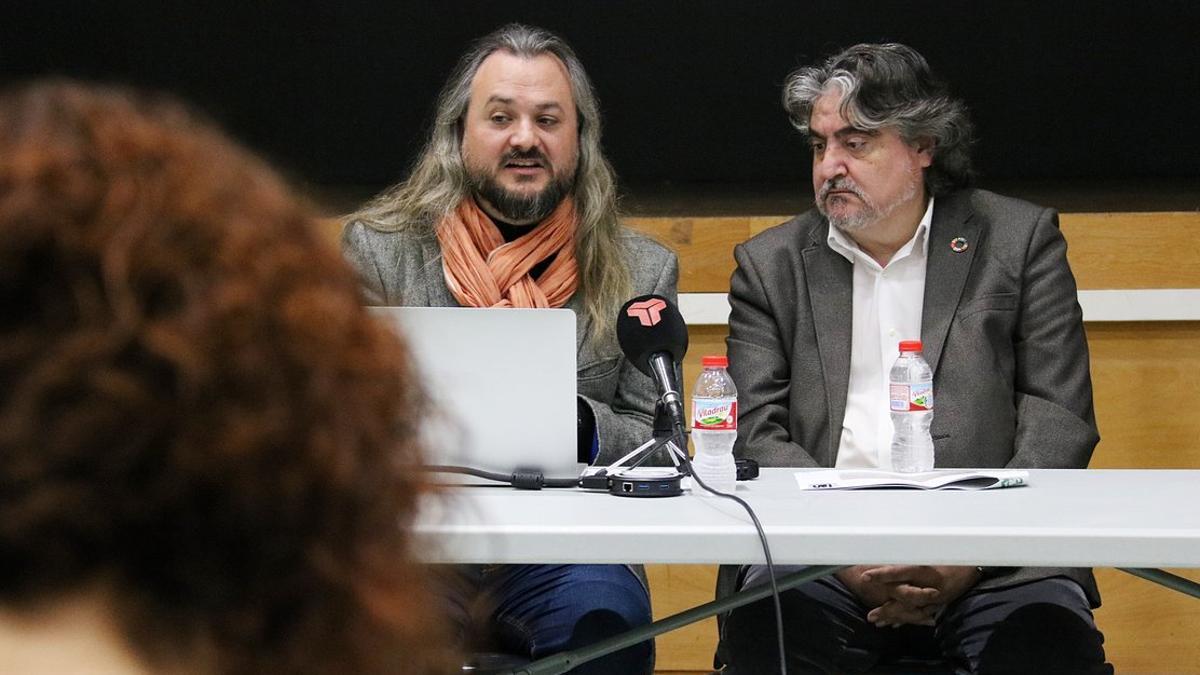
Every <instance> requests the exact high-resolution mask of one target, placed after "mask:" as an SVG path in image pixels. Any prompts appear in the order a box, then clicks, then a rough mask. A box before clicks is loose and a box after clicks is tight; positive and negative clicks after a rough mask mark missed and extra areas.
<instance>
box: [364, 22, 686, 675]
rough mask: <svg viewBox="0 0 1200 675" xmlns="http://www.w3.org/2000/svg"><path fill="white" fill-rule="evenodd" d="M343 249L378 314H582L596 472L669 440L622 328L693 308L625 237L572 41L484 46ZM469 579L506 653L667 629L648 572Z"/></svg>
mask: <svg viewBox="0 0 1200 675" xmlns="http://www.w3.org/2000/svg"><path fill="white" fill-rule="evenodd" d="M343 247H344V249H345V252H346V255H347V257H348V258H349V259H350V260H351V261H352V262H353V263H354V265H355V267H357V268H358V270H359V272H360V274H361V275H362V281H363V285H364V286H365V288H366V294H367V296H368V297H369V298H370V299H371V301H372V302H373V303H375V304H381V305H411V306H418V307H447V306H448V307H457V306H463V307H539V308H540V307H565V308H567V309H571V310H573V311H574V312H575V314H576V317H577V321H576V326H577V329H576V348H577V352H576V354H577V365H576V368H577V370H576V381H577V384H578V393H579V396H578V398H577V401H576V405H577V410H578V416H577V420H576V421H577V428H578V456H579V459H580V461H584V462H592V463H594V464H598V465H607V464H610V463H612V462H613V461H615V460H617V459H618V458H620V457H621V456H622V455H624V454H625V453H627V452H629V451H630V450H633V449H634V448H636V447H637V446H638V445H640V444H641V443H642V442H643V441H646V440H648V439H649V438H650V437H651V432H652V430H651V422H652V419H653V415H654V402H655V399H656V398H657V394H656V392H655V388H654V383H653V382H652V381H651V380H650V378H649V377H647V376H646V375H644V374H642V373H641V372H639V371H638V370H637V368H635V367H634V366H633V364H632V363H630V362H629V361H628V360H627V359H626V358H625V357H624V355H623V354H622V352H621V348H620V346H619V345H618V343H617V338H616V330H615V321H616V317H617V313H618V311H619V310H620V308H621V305H622V304H623V303H624V302H625V301H626V300H628V299H629V298H631V297H633V296H637V295H644V294H648V293H655V294H658V295H662V296H665V297H667V298H668V299H670V300H671V301H672V302H675V300H676V283H677V281H678V276H679V271H678V266H677V263H676V259H675V254H674V253H672V252H671V251H669V250H668V249H666V248H665V247H663V246H662V245H660V244H658V243H656V242H654V241H651V240H650V239H648V238H646V237H644V236H642V235H640V234H638V233H636V232H633V231H631V230H628V229H626V228H625V227H623V226H622V225H621V222H620V213H619V210H618V208H617V193H616V177H615V175H614V173H613V170H612V167H611V166H609V164H608V162H607V161H606V160H605V158H604V155H603V152H602V150H601V147H600V110H599V103H598V101H597V98H596V94H595V92H594V91H593V89H592V85H591V82H590V80H589V79H588V77H587V74H586V72H585V71H584V69H583V64H582V63H580V61H579V59H578V58H577V57H576V55H575V53H574V51H572V49H571V47H570V46H568V45H567V44H566V42H564V41H563V40H562V38H560V37H558V36H556V35H554V34H552V33H549V32H547V31H544V30H541V29H538V28H532V27H529V26H522V25H519V24H510V25H508V26H504V27H502V28H500V29H499V30H497V31H495V32H493V33H492V34H490V35H487V36H485V37H484V38H482V39H481V40H479V41H478V42H476V43H475V44H474V45H473V46H472V48H471V49H469V50H468V51H467V52H466V53H465V54H464V55H463V56H462V58H461V59H460V60H459V63H458V67H457V68H456V69H455V71H454V73H453V74H452V75H451V77H450V79H449V80H448V81H447V82H446V84H445V86H444V87H443V89H442V92H441V95H440V97H439V99H438V103H437V112H436V113H435V119H434V123H433V129H432V132H431V134H430V138H429V141H428V143H427V144H426V146H425V148H424V150H423V151H422V152H421V154H420V156H419V157H418V159H417V161H416V163H415V164H414V167H413V169H412V171H411V173H410V174H409V176H408V177H407V179H405V180H404V181H403V182H401V183H400V184H399V185H397V186H395V187H394V188H392V189H390V190H388V191H387V192H385V193H383V194H382V195H380V196H379V197H378V198H376V199H375V200H374V201H373V202H371V203H370V204H368V205H366V206H365V207H363V208H362V209H361V210H360V211H358V212H357V213H355V214H352V215H351V216H350V218H349V222H348V223H347V225H346V230H345V233H344V237H343ZM536 412H537V411H531V413H533V414H536ZM663 459H664V460H665V457H664V458H663ZM459 571H461V572H463V575H462V576H463V581H464V582H465V584H466V585H467V586H468V588H467V589H465V592H463V593H458V592H455V593H451V594H448V596H452V597H451V599H452V600H459V599H462V600H465V601H466V602H467V603H470V602H471V601H472V600H473V599H484V600H485V601H486V600H489V599H490V600H491V602H490V603H485V604H484V605H483V606H482V607H481V608H478V610H477V611H478V612H479V613H482V614H484V615H485V616H486V618H485V620H484V621H483V622H467V623H468V626H467V627H468V628H470V627H471V626H470V624H473V623H483V624H485V631H484V635H483V636H482V639H483V640H489V639H490V640H492V641H495V642H499V643H500V646H501V647H502V648H504V649H505V650H506V651H511V652H520V653H523V654H525V655H528V656H531V657H533V658H538V657H540V656H544V655H547V654H553V653H555V652H558V651H562V650H564V649H575V648H578V647H582V646H584V645H587V644H590V643H592V642H595V641H597V640H600V639H603V638H606V637H610V636H612V635H614V634H618V633H621V632H623V631H625V630H627V629H629V628H631V627H634V626H637V625H641V624H645V623H649V621H650V599H649V592H648V589H647V586H646V583H645V580H644V579H643V578H640V575H639V574H638V570H637V569H636V568H633V567H631V566H624V565H490V566H486V567H473V568H459ZM475 612H476V609H474V608H473V609H472V610H471V611H470V612H469V613H471V614H474V613H475ZM653 663H654V661H653V643H652V642H651V641H645V642H642V643H640V644H637V645H634V646H632V647H628V648H626V649H623V650H621V651H619V652H617V653H615V654H610V655H608V656H605V657H602V658H599V659H597V660H595V661H593V662H590V663H585V664H583V665H582V666H580V667H579V668H578V669H576V670H574V671H572V672H578V673H584V672H596V673H629V674H632V673H649V672H650V671H651V670H652V669H653Z"/></svg>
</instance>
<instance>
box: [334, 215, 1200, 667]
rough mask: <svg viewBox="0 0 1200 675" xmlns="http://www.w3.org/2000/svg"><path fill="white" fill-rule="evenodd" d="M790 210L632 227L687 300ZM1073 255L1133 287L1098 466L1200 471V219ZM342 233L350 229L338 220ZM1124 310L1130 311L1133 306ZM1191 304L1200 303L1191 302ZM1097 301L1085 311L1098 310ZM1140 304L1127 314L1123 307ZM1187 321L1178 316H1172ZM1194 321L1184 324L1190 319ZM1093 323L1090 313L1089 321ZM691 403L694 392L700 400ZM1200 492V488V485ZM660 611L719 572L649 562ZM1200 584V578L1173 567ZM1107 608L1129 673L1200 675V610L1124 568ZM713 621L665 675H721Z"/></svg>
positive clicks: (1103, 369)
mask: <svg viewBox="0 0 1200 675" xmlns="http://www.w3.org/2000/svg"><path fill="white" fill-rule="evenodd" d="M784 220H786V217H785V216H751V217H694V218H692V217H653V218H629V219H627V221H626V222H627V224H628V225H630V226H631V227H633V228H635V229H638V230H640V231H642V232H645V233H647V234H648V235H650V236H652V237H654V238H655V239H657V240H659V241H661V242H662V243H664V244H666V245H667V246H670V247H671V248H672V249H674V250H675V251H676V252H677V253H678V255H679V263H680V284H679V290H680V292H681V293H683V294H694V293H716V294H723V293H725V292H726V291H727V290H728V284H729V275H730V273H731V272H732V271H733V257H732V249H733V246H734V245H736V244H737V243H739V242H741V241H744V240H745V239H747V238H749V237H751V236H753V235H754V234H757V233H758V232H761V231H762V230H764V229H766V228H768V227H771V226H773V225H776V224H778V223H780V222H783V221H784ZM1061 224H1062V229H1063V232H1064V234H1065V236H1066V238H1067V244H1068V256H1069V258H1070V261H1071V266H1072V268H1073V270H1074V272H1075V276H1076V279H1077V281H1078V283H1079V287H1080V289H1081V290H1082V291H1085V292H1090V291H1100V290H1123V291H1129V292H1130V293H1128V294H1126V295H1119V296H1118V298H1117V299H1116V304H1117V307H1116V308H1115V309H1112V308H1110V310H1109V311H1107V312H1105V313H1104V314H1103V316H1104V318H1106V319H1112V318H1114V317H1115V318H1116V319H1117V320H1103V321H1095V320H1088V322H1087V324H1086V330H1087V335H1088V343H1089V346H1090V349H1091V359H1092V378H1093V383H1094V387H1095V405H1096V417H1097V420H1098V423H1099V426H1100V435H1101V441H1100V445H1099V446H1098V447H1097V449H1096V453H1095V455H1094V456H1093V458H1092V464H1091V466H1092V467H1093V468H1147V469H1151V468H1200V320H1197V319H1198V318H1200V313H1198V312H1200V309H1198V307H1200V301H1196V294H1197V293H1200V290H1197V289H1200V213H1196V212H1149V213H1065V214H1063V215H1062V216H1061ZM327 226H328V227H327V231H328V234H329V235H330V238H331V239H334V238H336V235H337V232H338V231H339V230H340V223H338V222H337V221H335V220H330V221H327ZM1158 289H1186V290H1184V291H1182V292H1180V293H1178V294H1173V295H1172V294H1168V295H1167V296H1166V297H1167V300H1168V304H1170V303H1172V302H1174V303H1176V305H1177V306H1168V307H1167V308H1166V310H1165V313H1164V312H1160V314H1162V316H1158V317H1157V318H1159V319H1164V320H1153V321H1131V320H1123V319H1122V318H1121V317H1122V316H1124V315H1137V314H1138V310H1140V309H1142V308H1141V307H1140V306H1139V305H1140V304H1142V303H1144V302H1147V301H1148V300H1156V301H1157V300H1161V299H1162V298H1161V297H1159V296H1150V295H1146V294H1144V293H1143V291H1149V292H1151V293H1153V292H1155V291H1157V290H1158ZM1122 303H1125V304H1128V305H1129V306H1128V307H1125V308H1122V307H1121V305H1122ZM1189 303H1191V304H1189ZM1087 310H1088V306H1087V305H1085V312H1086V311H1087ZM1123 310H1127V311H1123ZM1171 317H1176V318H1174V319H1173V318H1171ZM1178 317H1184V320H1178ZM1086 318H1087V315H1086V314H1085V319H1086ZM689 332H690V341H691V347H690V349H689V351H688V356H687V358H686V360H685V361H684V383H685V388H690V384H691V383H692V382H694V381H695V378H696V376H697V375H698V373H699V367H700V366H699V363H700V357H701V356H702V355H704V354H724V353H725V337H726V335H727V334H728V330H727V327H726V326H725V325H724V324H723V323H722V322H719V321H718V322H712V323H705V324H704V325H693V326H690V330H689ZM689 397H690V394H689ZM1197 490H1198V492H1200V485H1198V486H1197ZM648 571H649V575H650V583H651V588H652V597H653V601H654V611H655V616H656V617H662V616H667V615H669V614H672V613H675V612H677V611H681V610H683V609H687V608H689V607H693V606H695V605H698V604H701V603H702V602H705V601H708V600H710V599H712V594H713V587H714V580H715V573H716V568H715V567H712V566H689V565H652V566H650V567H649V570H648ZM1173 571H1174V572H1176V573H1178V574H1181V575H1183V576H1186V577H1188V578H1190V579H1193V580H1197V581H1200V570H1197V571H1193V570H1173ZM1097 577H1098V578H1099V583H1100V588H1101V593H1102V594H1103V596H1104V606H1103V607H1101V608H1100V609H1099V610H1098V611H1097V612H1096V617H1097V621H1098V622H1099V625H1100V628H1101V629H1102V630H1103V631H1104V633H1105V636H1106V645H1105V646H1106V649H1107V652H1108V656H1109V659H1110V660H1111V661H1112V663H1113V664H1114V665H1115V666H1116V668H1117V671H1118V672H1121V673H1128V672H1132V673H1162V672H1175V673H1179V672H1200V642H1198V641H1196V640H1195V636H1196V635H1200V602H1198V601H1196V600H1195V599H1193V598H1188V597H1186V596H1183V595H1181V594H1179V593H1175V592H1173V591H1169V590H1167V589H1165V588H1162V587H1159V586H1156V585H1154V584H1151V583H1149V582H1146V581H1142V580H1140V579H1135V578H1133V577H1131V576H1129V575H1126V574H1124V573H1121V572H1116V571H1114V570H1108V569H1099V570H1097ZM715 644H716V628H715V623H714V622H713V621H711V620H710V621H707V622H703V623H700V624H697V625H694V626H691V627H689V628H686V629H683V630H680V631H676V632H673V633H670V634H668V635H666V636H663V637H661V638H659V640H658V671H659V672H707V671H708V670H709V669H710V667H711V663H712V653H713V648H714V646H715Z"/></svg>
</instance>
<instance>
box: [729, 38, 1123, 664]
mask: <svg viewBox="0 0 1200 675" xmlns="http://www.w3.org/2000/svg"><path fill="white" fill-rule="evenodd" d="M783 99H784V105H785V107H786V108H787V111H788V113H789V115H790V117H791V120H792V123H793V124H794V126H796V128H797V129H799V130H800V132H801V133H802V134H804V135H805V136H806V137H807V138H808V139H809V142H810V146H811V149H812V158H813V161H812V168H813V190H814V193H815V196H816V208H815V209H814V210H811V211H809V212H807V213H804V214H802V215H800V216H797V217H795V218H793V219H792V220H790V221H788V222H786V223H784V224H782V225H780V226H778V227H775V228H772V229H770V230H768V231H766V232H764V233H762V234H760V235H758V236H756V237H754V238H753V239H751V240H749V241H747V242H745V243H743V244H741V245H739V246H738V247H737V248H736V249H735V251H734V257H735V258H736V261H737V269H736V270H735V272H734V273H733V277H732V280H731V282H730V296H729V297H730V305H731V309H732V311H731V314H730V318H729V342H728V348H729V349H728V351H729V361H730V372H731V374H732V376H733V378H734V380H735V382H736V384H737V387H738V393H739V403H740V404H741V411H740V412H741V424H740V430H739V434H738V439H737V444H736V452H737V453H738V454H739V455H740V456H743V457H752V458H754V459H757V460H758V461H759V462H760V463H762V464H763V465H766V466H796V467H837V468H847V469H849V468H880V469H890V468H891V458H890V447H891V442H892V424H891V421H890V419H889V405H888V404H889V395H888V369H889V367H890V365H891V363H892V362H893V361H894V360H895V359H896V356H897V353H898V349H897V347H898V343H899V342H900V341H901V340H914V339H918V338H919V339H921V340H922V342H923V346H924V349H923V351H924V355H925V357H926V359H927V360H928V361H929V363H930V365H931V367H932V368H933V372H934V375H933V390H934V400H935V402H936V404H935V405H934V416H933V424H932V436H933V442H934V446H935V464H936V466H938V467H1014V468H1016V467H1053V468H1071V469H1080V468H1085V467H1086V466H1087V464H1088V460H1089V459H1090V457H1091V454H1092V450H1093V449H1094V448H1095V445H1096V443H1097V442H1098V441H1099V435H1098V433H1097V430H1096V423H1095V417H1094V414H1093V409H1092V387H1091V375H1090V373H1089V366H1088V348H1087V342H1086V340H1085V337H1084V331H1083V321H1082V312H1081V310H1080V307H1079V304H1078V301H1077V297H1076V287H1075V279H1074V277H1073V276H1072V274H1071V270H1070V267H1069V266H1068V264H1067V258H1066V242H1065V240H1064V239H1063V236H1062V234H1061V233H1060V231H1059V228H1058V216H1057V214H1056V213H1055V212H1054V211H1053V210H1051V209H1045V208H1041V207H1038V206H1034V205H1033V204H1029V203H1026V202H1022V201H1019V200H1016V199H1011V198H1007V197H1002V196H1000V195H996V194H993V193H990V192H986V191H983V190H977V189H972V188H971V187H970V183H971V162H970V143H971V133H972V132H971V125H970V122H969V120H968V118H967V115H966V110H965V107H964V106H963V104H962V103H961V102H960V101H958V100H956V99H954V98H952V97H951V96H950V95H949V93H948V91H947V89H946V87H945V86H944V85H943V84H942V83H941V82H939V81H938V80H937V79H935V78H934V76H933V75H932V73H931V72H930V69H929V66H928V64H927V63H926V62H925V59H924V58H923V57H922V56H921V55H920V54H918V53H917V52H915V51H914V50H912V49H911V48H909V47H906V46H904V45H898V44H863V45H858V46H855V47H851V48H849V49H847V50H845V51H843V52H841V53H839V54H837V55H835V56H832V57H830V58H829V59H827V60H826V61H825V62H823V63H822V64H820V65H818V66H815V67H809V68H802V69H800V70H798V71H796V72H795V73H793V74H792V75H791V76H790V77H789V78H788V80H787V83H786V85H785V87H784V96H783ZM777 569H778V568H777ZM765 574H766V573H765V570H764V569H763V568H761V567H753V566H752V567H748V568H744V569H742V570H741V572H740V577H741V578H740V583H741V584H742V585H743V586H748V585H755V584H760V583H764V582H765V581H766V576H765ZM1099 603H1100V598H1099V594H1098V592H1097V589H1096V583H1095V580H1094V579H1093V577H1092V574H1091V571H1090V570H1088V569H1048V568H1036V569H1035V568H980V567H962V566H946V565H869V564H868V565H858V566H854V567H849V568H846V569H844V570H842V571H840V572H838V573H837V574H835V575H833V576H831V577H828V578H825V579H820V580H817V581H813V582H810V583H807V584H804V585H802V586H800V587H798V588H796V589H793V590H790V591H787V592H785V593H784V594H783V597H782V609H783V612H784V627H785V638H786V652H787V656H786V658H787V660H788V668H789V670H790V671H791V672H805V673H808V672H862V671H866V670H869V669H872V668H875V667H879V666H884V667H887V666H891V667H896V668H899V669H900V671H903V669H904V666H903V665H897V664H898V663H900V662H902V660H903V659H912V658H923V659H933V660H937V661H941V662H942V664H943V665H945V666H948V667H949V668H950V669H952V670H954V671H955V672H962V673H976V672H978V673H985V672H1013V673H1018V672H1021V673H1024V672H1087V673H1093V672H1095V673H1105V672H1111V671H1112V669H1111V667H1110V666H1109V665H1107V664H1106V663H1105V660H1104V649H1103V646H1102V644H1103V637H1102V636H1101V634H1100V632H1099V631H1098V630H1097V629H1096V625H1095V621H1094V619H1093V616H1092V612H1091V608H1093V607H1096V606H1098V605H1099ZM774 635H775V615H774V607H773V604H772V603H771V601H770V600H765V601H761V602H757V603H754V604H751V605H747V606H745V607H742V608H740V609H737V610H734V611H733V612H732V613H731V614H730V615H729V617H728V618H727V619H726V620H725V621H724V623H723V625H722V635H721V638H722V641H721V646H720V648H719V652H718V654H719V656H720V657H721V659H722V660H724V661H725V662H726V663H727V664H728V671H727V672H730V673H738V674H744V673H767V672H778V670H779V666H780V664H779V656H778V653H777V651H778V650H776V649H775V648H774V644H775V641H774ZM889 672H890V671H889Z"/></svg>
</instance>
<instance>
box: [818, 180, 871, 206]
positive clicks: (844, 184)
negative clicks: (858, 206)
mask: <svg viewBox="0 0 1200 675" xmlns="http://www.w3.org/2000/svg"><path fill="white" fill-rule="evenodd" d="M834 190H843V191H848V192H853V193H854V195H855V196H856V197H858V198H859V199H862V200H863V201H866V199H865V198H864V197H863V193H862V190H860V189H859V188H858V186H857V185H855V184H854V181H852V180H849V179H847V178H833V179H831V180H827V181H825V184H824V185H822V186H821V192H820V193H819V194H818V195H817V198H818V199H820V200H821V201H825V198H826V197H828V196H829V193H830V192H833V191H834Z"/></svg>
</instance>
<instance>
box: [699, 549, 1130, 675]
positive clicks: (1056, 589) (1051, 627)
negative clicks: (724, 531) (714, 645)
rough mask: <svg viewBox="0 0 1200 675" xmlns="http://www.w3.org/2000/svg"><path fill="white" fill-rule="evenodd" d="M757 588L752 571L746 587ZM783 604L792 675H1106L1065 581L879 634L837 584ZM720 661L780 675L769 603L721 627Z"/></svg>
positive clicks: (966, 604) (980, 593)
mask: <svg viewBox="0 0 1200 675" xmlns="http://www.w3.org/2000/svg"><path fill="white" fill-rule="evenodd" d="M792 569H793V570H794V569H798V568H792ZM777 572H778V570H777ZM764 582H765V577H764V576H763V575H762V574H761V573H757V570H755V569H754V568H751V570H750V573H749V574H748V575H747V581H746V585H755V584H756V583H764ZM780 599H781V604H782V606H783V622H784V638H785V641H786V642H785V647H786V651H787V658H788V672H789V673H861V672H867V671H869V670H871V669H872V668H876V667H886V666H888V665H889V664H895V663H897V662H898V661H901V660H904V659H914V658H916V659H932V660H941V661H942V662H943V663H945V664H946V666H947V667H948V669H951V670H953V671H954V672H956V673H980V674H986V673H1112V672H1113V670H1112V667H1111V666H1110V665H1108V664H1107V663H1105V661H1104V646H1103V643H1104V636H1103V635H1102V634H1101V633H1100V631H1099V630H1097V629H1096V623H1095V620H1094V618H1093V617H1092V612H1091V609H1090V608H1089V607H1088V602H1087V598H1085V597H1084V594H1083V589H1081V588H1080V587H1079V584H1077V583H1075V582H1074V581H1072V580H1070V579H1066V578H1063V577H1052V578H1049V579H1040V580H1037V581H1031V582H1027V583H1022V584H1018V585H1015V586H1009V587H1006V588H997V589H987V590H979V589H972V590H970V591H968V592H967V593H965V594H964V595H963V596H962V597H960V598H959V599H958V600H956V601H955V602H953V603H951V604H950V605H949V606H947V607H946V608H945V609H944V610H943V611H942V612H941V613H940V614H939V615H938V616H937V620H936V625H935V626H933V627H928V626H914V625H906V626H901V627H899V628H878V627H876V626H875V625H874V624H871V623H870V622H868V621H867V620H866V615H867V612H868V611H869V610H871V609H872V608H871V607H865V606H863V605H862V603H860V602H859V601H858V599H857V598H856V597H855V596H854V595H853V594H852V593H851V592H850V591H849V589H847V588H846V586H845V585H843V584H842V583H841V582H840V581H838V580H837V579H836V578H834V577H826V578H823V579H818V580H816V581H812V582H809V583H807V584H804V585H802V586H799V587H797V588H795V589H792V590H790V591H786V592H784V593H783V594H782V596H781V598H780ZM720 653H721V655H722V657H723V658H724V659H725V660H726V661H727V662H728V665H729V668H728V669H727V670H726V672H727V673H731V674H736V675H749V674H754V675H765V674H767V673H778V672H779V655H778V653H779V652H778V647H777V638H776V635H775V608H774V604H773V603H772V601H771V599H770V598H767V599H765V600H762V601H760V602H756V603H752V604H750V605H746V606H745V607H741V608H738V609H735V610H733V612H732V613H731V614H730V615H729V617H728V618H727V619H726V620H725V622H724V624H723V626H722V636H721V648H720Z"/></svg>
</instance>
